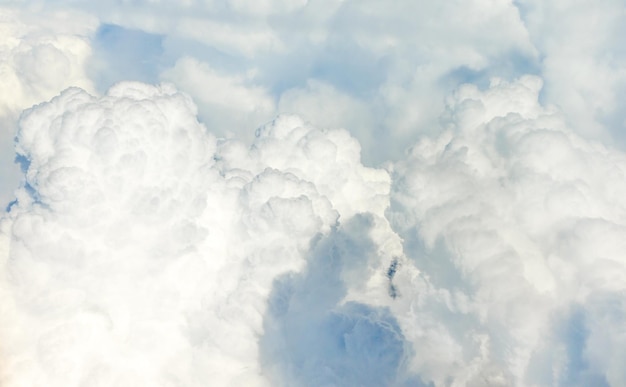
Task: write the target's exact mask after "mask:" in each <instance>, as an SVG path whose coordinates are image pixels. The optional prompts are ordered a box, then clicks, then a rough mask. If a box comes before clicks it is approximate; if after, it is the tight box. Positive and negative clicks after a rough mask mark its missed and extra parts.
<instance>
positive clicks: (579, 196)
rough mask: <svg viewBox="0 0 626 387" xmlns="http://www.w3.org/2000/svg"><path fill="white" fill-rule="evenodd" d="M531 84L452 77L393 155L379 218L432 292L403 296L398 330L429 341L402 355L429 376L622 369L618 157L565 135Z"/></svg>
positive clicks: (578, 375)
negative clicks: (437, 114)
mask: <svg viewBox="0 0 626 387" xmlns="http://www.w3.org/2000/svg"><path fill="white" fill-rule="evenodd" d="M540 88H541V81H540V80H539V79H537V78H535V77H524V78H522V79H520V80H519V81H518V82H514V83H506V82H502V81H498V80H495V81H494V82H493V83H492V85H491V87H490V88H489V89H488V90H486V91H479V90H478V89H477V88H476V87H475V86H465V87H463V88H461V89H460V90H459V91H457V93H456V94H455V95H454V96H453V97H451V98H450V100H449V101H448V110H447V115H446V120H445V121H446V122H447V124H448V126H449V131H448V132H447V133H445V134H442V135H441V136H439V137H437V138H435V139H432V140H424V141H421V142H419V143H418V144H416V145H415V146H414V147H413V148H412V150H411V153H410V155H409V157H408V158H407V159H406V160H404V161H402V162H399V163H397V164H396V165H395V166H394V188H393V193H392V206H391V209H390V211H389V216H390V219H391V222H392V224H393V225H394V228H395V229H396V230H397V231H398V232H399V234H400V235H401V236H402V238H403V240H404V246H405V252H406V253H407V255H408V256H409V258H410V259H411V260H412V261H413V262H414V263H415V265H416V266H417V267H419V268H420V270H422V273H423V274H424V276H425V277H426V278H428V280H429V283H430V285H431V286H432V288H431V290H429V292H431V293H432V294H433V296H432V297H428V296H427V295H425V294H424V292H423V291H422V290H420V291H417V292H416V293H414V294H415V295H414V298H412V299H411V298H410V299H411V301H408V300H405V302H408V303H410V304H411V314H412V318H413V319H414V321H415V322H419V323H418V324H416V326H412V327H411V326H405V327H404V328H405V335H407V336H409V337H416V338H417V340H418V341H417V342H416V348H429V349H430V348H431V347H434V348H432V349H433V350H434V351H435V352H434V353H429V354H427V353H423V352H419V349H416V350H417V351H418V353H417V356H416V357H415V359H414V362H415V363H414V364H415V366H416V367H418V368H419V369H420V374H422V375H423V376H426V375H428V378H427V379H431V380H433V381H435V382H436V384H437V385H443V384H444V383H445V381H446V380H449V379H450V378H451V379H453V380H455V382H456V383H457V384H458V385H485V384H487V385H502V386H509V385H545V386H547V385H559V386H560V385H563V386H566V385H612V386H618V385H621V384H623V383H624V382H625V381H626V380H625V379H624V374H623V372H622V371H621V367H620V366H618V365H617V363H616V362H615V359H616V358H620V357H621V349H619V348H620V347H621V346H622V345H623V343H621V341H620V340H621V339H620V337H621V333H619V332H623V326H624V317H623V316H624V311H625V309H624V307H625V305H624V303H623V300H624V298H623V297H624V283H625V282H624V280H625V279H626V277H624V276H625V275H626V271H625V269H626V266H625V264H626V261H625V260H624V257H623V254H622V251H623V247H624V240H626V239H625V237H626V234H625V232H626V228H624V226H625V225H626V217H625V215H626V212H625V210H626V208H625V207H624V201H623V197H624V194H626V175H625V174H626V168H625V167H626V156H625V155H624V154H622V153H619V152H615V151H611V150H608V149H606V148H604V147H603V146H601V145H599V144H597V143H590V142H587V141H584V140H582V139H581V138H580V137H578V136H577V135H575V134H573V133H572V132H571V131H570V130H569V129H567V128H566V127H565V126H564V124H563V118H562V116H561V115H560V114H559V113H558V112H557V111H555V110H554V109H548V108H543V107H541V106H540V105H539V104H538V103H537V98H538V92H539V90H540ZM420 281H421V280H420ZM412 288H413V289H415V290H417V289H419V287H418V286H415V285H413V286H412ZM424 321H425V322H424ZM409 324H410V323H409ZM431 329H432V330H433V332H432V333H431V332H429V330H431ZM425 332H426V333H425ZM417 343H419V344H417ZM609 343H611V344H609ZM442 346H443V348H446V350H445V351H442Z"/></svg>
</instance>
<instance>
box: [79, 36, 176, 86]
mask: <svg viewBox="0 0 626 387" xmlns="http://www.w3.org/2000/svg"><path fill="white" fill-rule="evenodd" d="M163 39H164V37H163V36H162V35H157V34H151V33H148V32H145V31H141V30H134V29H128V28H124V27H121V26H118V25H114V24H103V25H101V26H100V28H99V29H98V31H97V33H96V36H95V38H94V41H93V46H92V47H93V56H92V58H91V60H90V66H89V69H88V70H89V72H90V77H91V79H92V80H93V81H94V83H95V85H96V88H97V89H98V90H99V91H101V92H104V91H106V90H107V89H108V88H109V87H111V86H112V85H113V84H115V83H118V82H121V81H125V80H134V81H141V82H146V83H158V81H159V74H160V72H161V71H162V70H163V69H164V68H165V67H167V66H168V64H169V63H166V62H165V57H164V56H163V53H164V50H163Z"/></svg>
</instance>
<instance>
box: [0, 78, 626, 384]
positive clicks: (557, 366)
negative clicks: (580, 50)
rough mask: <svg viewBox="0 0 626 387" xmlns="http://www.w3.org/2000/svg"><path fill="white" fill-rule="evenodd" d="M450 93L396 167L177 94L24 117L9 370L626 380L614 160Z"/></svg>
mask: <svg viewBox="0 0 626 387" xmlns="http://www.w3.org/2000/svg"><path fill="white" fill-rule="evenodd" d="M540 89H541V81H540V80H539V79H538V78H537V77H533V76H528V77H523V78H521V79H520V80H518V81H516V82H513V83H508V82H505V81H501V80H494V81H493V82H492V84H491V86H490V88H489V89H487V90H484V91H481V90H479V89H478V88H477V87H475V86H471V85H468V86H465V87H462V88H460V89H459V90H458V91H457V92H456V93H455V94H453V95H451V96H450V98H449V99H448V101H447V110H446V114H445V115H444V116H443V118H442V122H443V123H444V124H445V125H446V127H447V128H448V129H447V131H446V132H445V133H442V134H441V135H439V136H437V137H433V138H431V139H424V140H422V141H420V142H418V143H417V144H416V145H415V146H414V147H412V149H411V151H410V153H409V155H408V156H407V158H405V159H403V160H401V161H399V162H397V163H394V164H390V165H389V171H385V170H380V169H371V168H366V167H364V166H363V165H361V163H360V161H359V152H360V147H359V144H358V142H357V141H356V140H355V139H354V138H352V137H351V136H350V135H349V134H348V133H347V132H346V131H344V130H331V131H321V130H318V129H315V128H314V127H311V126H310V125H308V124H306V123H305V122H303V121H302V120H301V119H299V118H298V117H295V116H281V117H278V118H277V119H276V120H274V121H273V122H271V123H269V124H267V125H265V126H263V127H262V128H260V129H259V130H258V131H257V133H256V139H255V141H254V143H253V145H252V146H251V147H248V146H247V145H245V144H244V143H242V142H239V141H236V140H223V139H222V140H218V139H216V137H215V136H214V135H212V134H211V133H210V132H209V131H207V129H206V128H205V127H204V126H203V125H202V124H200V123H198V121H197V118H196V114H197V108H196V106H195V105H194V104H193V102H192V101H191V99H190V98H189V97H188V96H186V95H185V94H181V93H179V92H178V91H176V89H175V88H173V87H172V86H170V85H162V86H158V87H155V86H149V85H145V84H140V83H123V84H119V85H117V86H116V87H114V88H112V89H111V90H109V92H108V93H107V94H106V95H105V96H103V97H94V96H92V95H90V94H88V93H86V92H84V91H82V90H80V89H77V88H73V89H68V90H66V91H65V92H63V93H62V94H61V95H60V96H57V97H55V98H54V99H52V100H51V101H50V102H48V103H44V104H41V105H38V106H35V107H33V108H32V109H30V110H28V111H27V112H26V113H25V114H24V115H23V117H22V119H21V121H20V129H19V131H18V136H17V151H18V155H19V157H20V158H21V159H22V160H23V163H24V170H25V181H24V184H23V186H22V187H21V188H20V189H19V191H18V195H17V200H16V202H14V204H13V205H12V207H11V210H10V211H9V212H8V213H7V214H6V215H5V216H4V218H3V220H2V223H1V227H2V234H1V236H2V243H1V246H2V250H0V251H1V252H2V260H3V267H4V268H5V269H4V270H3V273H2V275H3V276H2V278H1V280H2V282H1V284H2V287H1V297H2V305H3V307H2V308H3V313H2V314H1V315H2V326H3V330H2V331H0V335H1V337H0V338H1V340H0V342H2V348H1V351H2V360H3V368H2V369H1V370H2V382H3V385H4V384H6V385H9V386H13V385H16V386H18V385H33V386H38V385H41V386H43V385H45V386H55V385H59V386H61V385H62V386H74V385H75V386H79V385H107V386H109V385H120V386H121V385H129V384H150V385H163V386H167V385H206V384H207V383H211V384H218V385H242V384H244V385H319V386H323V385H372V386H373V385H437V386H438V385H445V384H448V383H452V385H459V386H461V385H482V384H484V383H486V382H488V383H489V384H491V385H502V386H505V385H537V386H543V385H545V386H548V385H589V384H593V385H621V384H623V383H624V382H626V380H625V379H624V376H623V373H622V372H621V361H620V359H623V354H622V353H623V351H622V349H621V348H622V347H623V344H624V343H621V342H620V341H619V340H620V337H622V336H623V334H622V333H623V326H624V321H623V316H624V312H625V311H624V303H623V294H624V283H626V281H625V280H626V262H625V261H624V259H623V256H622V254H621V252H622V251H623V248H624V242H623V241H624V240H626V239H625V238H624V237H625V235H624V233H625V230H626V208H625V206H624V204H623V200H622V198H623V197H624V194H626V192H625V191H626V179H625V176H624V173H625V172H624V171H626V156H624V155H623V154H622V153H620V152H617V151H612V150H609V149H607V148H605V147H604V146H602V145H600V144H599V143H593V142H589V141H586V140H584V139H583V138H581V137H580V136H578V135H576V134H574V133H573V132H572V131H571V130H570V129H568V127H567V125H566V124H565V122H564V119H563V116H562V114H561V113H559V111H558V110H556V109H554V108H546V107H544V106H541V105H540V104H539V103H538V93H539V91H540Z"/></svg>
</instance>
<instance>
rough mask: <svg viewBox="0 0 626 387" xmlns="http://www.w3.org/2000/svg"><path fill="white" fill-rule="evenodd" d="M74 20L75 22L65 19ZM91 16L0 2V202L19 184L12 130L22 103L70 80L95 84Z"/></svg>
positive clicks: (49, 93)
mask: <svg viewBox="0 0 626 387" xmlns="http://www.w3.org/2000/svg"><path fill="white" fill-rule="evenodd" d="M68 20H71V23H68V22H67V21H68ZM96 25H97V24H96V21H95V20H94V18H93V17H91V16H88V15H86V14H81V13H78V12H50V13H47V14H46V15H42V14H41V13H38V12H29V11H23V10H20V9H17V8H11V7H0V30H1V31H2V39H1V40H0V56H1V57H2V58H3V59H2V61H0V74H2V76H0V124H1V125H0V144H1V145H0V165H1V167H0V182H1V183H2V184H1V185H2V187H3V188H2V189H0V205H2V207H4V206H6V204H8V203H9V201H10V200H11V198H12V196H13V194H12V191H13V190H14V189H15V188H17V185H18V181H19V180H18V178H19V171H18V168H17V167H15V166H13V157H14V151H13V147H12V144H13V136H14V132H15V124H16V121H17V117H18V116H19V114H20V112H21V111H22V110H23V109H26V108H29V107H31V106H32V105H34V104H36V103H39V102H41V101H42V100H47V99H49V98H51V97H53V96H54V95H56V94H58V92H59V91H60V90H61V89H64V88H66V87H68V86H72V85H74V86H79V87H83V88H86V89H88V90H91V89H92V82H91V81H90V80H89V79H88V77H87V75H86V74H85V71H84V64H85V62H86V60H87V58H88V57H89V55H90V52H91V49H90V45H89V36H90V35H91V34H92V33H93V30H94V29H95V28H96Z"/></svg>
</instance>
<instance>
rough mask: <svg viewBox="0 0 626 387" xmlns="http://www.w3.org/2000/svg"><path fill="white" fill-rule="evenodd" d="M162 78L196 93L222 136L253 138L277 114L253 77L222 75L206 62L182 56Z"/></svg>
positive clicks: (210, 122)
mask: <svg viewBox="0 0 626 387" xmlns="http://www.w3.org/2000/svg"><path fill="white" fill-rule="evenodd" d="M161 77H162V79H163V80H166V81H168V82H174V83H175V84H177V85H179V87H180V88H181V89H183V90H185V92H187V93H189V94H190V95H192V96H193V97H194V98H195V99H196V100H197V101H198V102H199V103H200V106H201V113H202V117H203V119H204V121H205V123H206V124H207V125H208V126H209V127H210V128H212V129H213V130H215V131H216V132H217V133H219V134H220V135H222V136H227V137H233V136H234V137H237V138H241V139H246V140H251V138H252V135H253V134H254V130H255V129H256V128H257V127H258V126H259V125H260V124H262V123H264V122H267V121H269V120H271V119H272V118H273V117H274V114H275V107H274V100H273V98H272V97H271V96H270V95H268V93H267V91H266V90H264V88H263V87H261V86H255V85H254V84H253V82H252V80H251V79H250V78H251V77H249V76H248V77H244V76H231V75H228V74H226V75H224V74H219V73H218V72H216V71H215V70H214V69H212V68H211V67H210V66H209V65H207V64H206V63H201V62H199V61H197V60H195V59H192V58H182V59H180V60H179V61H177V62H176V65H175V66H174V67H173V68H171V69H168V70H166V71H165V72H164V73H163V74H162V76H161Z"/></svg>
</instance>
